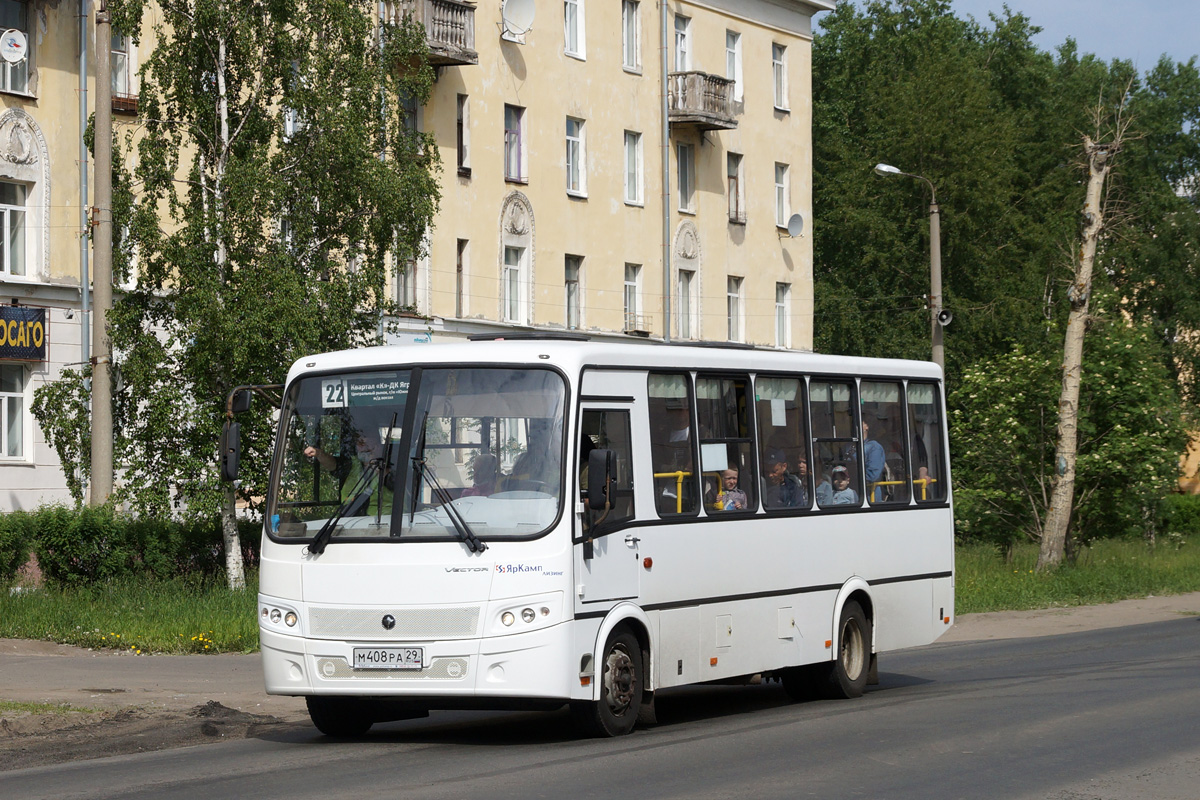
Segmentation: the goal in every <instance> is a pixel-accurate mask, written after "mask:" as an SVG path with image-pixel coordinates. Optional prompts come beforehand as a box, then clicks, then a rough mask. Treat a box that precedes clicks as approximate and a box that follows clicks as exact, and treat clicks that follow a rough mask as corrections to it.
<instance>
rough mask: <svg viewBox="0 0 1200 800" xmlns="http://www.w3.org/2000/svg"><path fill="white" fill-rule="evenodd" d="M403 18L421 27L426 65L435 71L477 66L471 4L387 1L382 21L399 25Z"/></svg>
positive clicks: (435, 0) (440, 0)
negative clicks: (423, 27) (471, 65)
mask: <svg viewBox="0 0 1200 800" xmlns="http://www.w3.org/2000/svg"><path fill="white" fill-rule="evenodd" d="M406 14H411V15H412V18H413V19H414V20H416V21H417V22H419V23H420V24H422V25H424V26H425V41H426V42H428V44H429V63H430V64H432V65H433V66H435V67H451V66H461V65H465V64H478V63H479V53H477V52H476V51H475V4H474V3H465V2H461V0H391V2H386V3H384V4H383V21H384V22H386V23H389V24H391V25H399V24H400V23H401V22H402V21H403V19H404V16H405V15H406Z"/></svg>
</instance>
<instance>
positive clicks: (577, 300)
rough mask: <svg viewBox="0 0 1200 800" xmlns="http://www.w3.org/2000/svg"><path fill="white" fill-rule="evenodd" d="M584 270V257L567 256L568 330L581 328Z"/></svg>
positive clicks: (565, 284) (565, 279) (565, 281)
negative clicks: (581, 273) (580, 282)
mask: <svg viewBox="0 0 1200 800" xmlns="http://www.w3.org/2000/svg"><path fill="white" fill-rule="evenodd" d="M582 270H583V257H582V256H567V260H566V270H565V272H566V274H565V277H564V281H563V283H564V287H565V288H566V301H567V328H569V329H570V330H577V329H578V328H579V327H580V322H581V321H580V316H579V314H580V309H581V308H582V302H581V295H580V291H579V273H580V272H581V271H582Z"/></svg>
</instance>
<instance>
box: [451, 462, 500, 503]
mask: <svg viewBox="0 0 1200 800" xmlns="http://www.w3.org/2000/svg"><path fill="white" fill-rule="evenodd" d="M498 472H499V470H498V469H497V461H496V457H495V456H494V455H492V454H491V453H480V454H479V455H477V456H475V459H474V460H473V461H472V462H471V485H470V486H468V487H467V488H466V489H463V493H462V495H460V496H461V497H487V496H488V495H490V494H492V493H493V492H495V491H496V476H497V474H498Z"/></svg>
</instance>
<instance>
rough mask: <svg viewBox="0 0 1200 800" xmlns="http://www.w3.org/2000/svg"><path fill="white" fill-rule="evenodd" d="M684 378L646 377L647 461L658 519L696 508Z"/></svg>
mask: <svg viewBox="0 0 1200 800" xmlns="http://www.w3.org/2000/svg"><path fill="white" fill-rule="evenodd" d="M688 383H689V382H688V376H687V375H651V376H650V378H649V387H648V388H649V392H648V394H649V400H650V402H649V416H650V458H651V465H650V466H651V468H652V470H653V474H654V505H655V508H657V509H658V513H659V515H660V516H674V515H678V514H694V513H696V510H697V507H698V498H699V495H700V493H699V491H698V490H697V488H696V484H697V480H696V478H697V476H696V470H695V463H696V457H695V434H694V433H693V427H692V413H691V408H692V398H691V392H690V391H689V386H688Z"/></svg>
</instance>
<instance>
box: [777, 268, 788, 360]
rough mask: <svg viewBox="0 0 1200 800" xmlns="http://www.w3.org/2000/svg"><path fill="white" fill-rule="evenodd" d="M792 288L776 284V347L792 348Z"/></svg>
mask: <svg viewBox="0 0 1200 800" xmlns="http://www.w3.org/2000/svg"><path fill="white" fill-rule="evenodd" d="M791 321H792V286H791V284H789V283H777V284H775V346H776V347H788V348H790V347H791V346H792V325H791Z"/></svg>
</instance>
